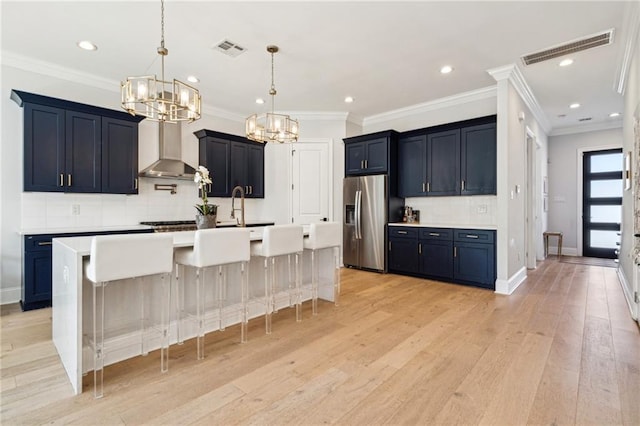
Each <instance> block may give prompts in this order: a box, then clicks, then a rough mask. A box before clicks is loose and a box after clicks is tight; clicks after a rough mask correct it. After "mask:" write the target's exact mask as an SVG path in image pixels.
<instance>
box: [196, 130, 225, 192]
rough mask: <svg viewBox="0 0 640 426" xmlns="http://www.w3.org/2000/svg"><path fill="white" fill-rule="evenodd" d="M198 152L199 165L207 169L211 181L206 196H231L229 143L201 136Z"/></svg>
mask: <svg viewBox="0 0 640 426" xmlns="http://www.w3.org/2000/svg"><path fill="white" fill-rule="evenodd" d="M199 150H200V151H199V155H200V161H199V164H201V165H203V166H205V167H206V168H207V169H209V174H210V176H211V181H212V183H211V186H210V187H209V191H207V196H209V197H229V196H231V189H232V186H231V171H230V170H231V142H230V141H228V140H226V139H222V138H219V137H216V136H205V135H203V136H202V137H201V138H200V139H199Z"/></svg>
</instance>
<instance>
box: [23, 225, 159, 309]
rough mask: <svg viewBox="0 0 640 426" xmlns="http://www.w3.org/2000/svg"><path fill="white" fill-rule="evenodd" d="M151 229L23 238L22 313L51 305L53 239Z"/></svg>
mask: <svg viewBox="0 0 640 426" xmlns="http://www.w3.org/2000/svg"><path fill="white" fill-rule="evenodd" d="M150 232H153V230H152V229H134V230H121V231H108V232H74V233H65V234H36V235H25V236H24V239H23V242H22V244H23V258H22V299H21V300H20V305H21V306H22V310H23V311H28V310H31V309H39V308H45V307H47V306H51V297H52V295H51V277H52V274H51V252H52V245H53V242H52V241H53V239H54V238H63V237H80V236H89V235H108V234H139V233H150Z"/></svg>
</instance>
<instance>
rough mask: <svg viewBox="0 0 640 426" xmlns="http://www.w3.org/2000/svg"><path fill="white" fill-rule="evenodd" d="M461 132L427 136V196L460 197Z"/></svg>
mask: <svg viewBox="0 0 640 426" xmlns="http://www.w3.org/2000/svg"><path fill="white" fill-rule="evenodd" d="M459 179H460V130H457V129H456V130H448V131H444V132H438V133H429V134H427V188H426V189H427V195H430V196H434V195H458V194H459V193H460V190H459V186H458V182H459Z"/></svg>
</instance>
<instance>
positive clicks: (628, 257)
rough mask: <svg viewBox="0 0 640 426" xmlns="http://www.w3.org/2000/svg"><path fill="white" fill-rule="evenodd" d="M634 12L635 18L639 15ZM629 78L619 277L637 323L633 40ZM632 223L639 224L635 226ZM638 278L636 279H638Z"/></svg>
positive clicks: (639, 209)
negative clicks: (628, 176) (627, 176)
mask: <svg viewBox="0 0 640 426" xmlns="http://www.w3.org/2000/svg"><path fill="white" fill-rule="evenodd" d="M639 14H640V13H639V12H638V11H637V9H636V14H635V16H639ZM633 52H634V53H633V58H632V62H631V67H630V69H629V78H628V80H627V84H626V87H625V96H624V117H623V123H624V125H623V131H622V139H623V149H622V150H623V152H624V153H625V154H626V153H631V158H632V164H631V171H632V173H633V185H632V189H631V190H629V191H624V192H623V194H622V230H623V232H622V241H621V245H620V257H619V258H620V269H619V272H620V275H621V281H622V282H623V284H624V289H625V295H626V297H627V300H628V301H629V304H630V305H631V306H632V309H631V312H632V315H633V316H635V318H636V320H639V321H640V312H639V310H640V304H638V303H636V304H635V306H633V302H632V300H633V292H634V291H640V289H639V288H638V285H639V284H638V282H637V281H636V282H635V284H634V276H635V274H634V273H633V270H634V268H635V269H636V270H637V269H638V266H637V265H636V264H635V262H638V261H639V260H640V259H638V256H639V254H640V239H639V238H635V237H633V233H634V232H635V233H638V232H640V223H639V222H640V219H638V218H639V217H640V193H639V192H640V191H639V189H638V188H640V182H638V179H639V178H640V152H639V151H638V146H640V124H637V126H638V127H637V128H636V129H635V130H634V123H640V41H638V40H636V43H635V50H634V51H633ZM634 141H637V142H634ZM634 222H635V223H638V224H639V225H636V226H635V227H634ZM639 278H640V277H637V278H636V280H637V279H639Z"/></svg>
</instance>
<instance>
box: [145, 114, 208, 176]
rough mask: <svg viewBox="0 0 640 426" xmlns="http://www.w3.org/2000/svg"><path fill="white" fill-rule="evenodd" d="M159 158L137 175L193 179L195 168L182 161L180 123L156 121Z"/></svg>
mask: <svg viewBox="0 0 640 426" xmlns="http://www.w3.org/2000/svg"><path fill="white" fill-rule="evenodd" d="M158 130H159V136H160V138H159V140H160V159H159V160H158V161H156V162H155V163H153V164H152V165H150V166H149V167H147V168H146V169H144V170H142V171H141V172H140V173H139V176H142V177H153V178H166V179H184V180H193V177H194V176H195V173H196V170H195V169H194V168H193V167H191V166H190V165H188V164H187V163H185V162H184V161H182V126H181V125H180V123H176V124H173V123H165V122H162V121H161V122H159V123H158Z"/></svg>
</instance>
